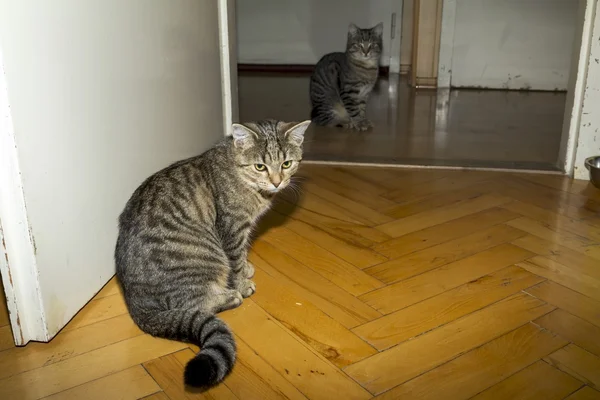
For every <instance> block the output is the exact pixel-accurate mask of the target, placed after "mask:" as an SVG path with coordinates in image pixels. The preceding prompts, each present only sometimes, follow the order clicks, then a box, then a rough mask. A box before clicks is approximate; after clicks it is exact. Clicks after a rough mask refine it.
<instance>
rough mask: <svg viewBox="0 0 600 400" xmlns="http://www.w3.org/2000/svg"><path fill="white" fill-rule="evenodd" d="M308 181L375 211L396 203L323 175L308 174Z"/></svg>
mask: <svg viewBox="0 0 600 400" xmlns="http://www.w3.org/2000/svg"><path fill="white" fill-rule="evenodd" d="M310 181H311V182H314V183H316V184H317V185H319V186H322V187H326V188H327V189H329V190H330V191H332V192H334V193H336V194H338V195H339V196H343V197H347V198H349V199H352V200H354V201H356V202H357V203H360V204H364V205H365V206H367V207H369V208H371V209H373V210H376V211H380V212H383V210H385V209H387V208H389V207H393V206H395V205H396V202H395V201H392V200H388V199H386V198H383V197H381V196H379V195H376V194H374V193H373V192H364V191H361V190H356V189H355V188H354V187H352V186H344V185H341V184H339V183H337V182H335V181H333V180H331V179H328V178H327V177H325V176H323V175H312V176H310Z"/></svg>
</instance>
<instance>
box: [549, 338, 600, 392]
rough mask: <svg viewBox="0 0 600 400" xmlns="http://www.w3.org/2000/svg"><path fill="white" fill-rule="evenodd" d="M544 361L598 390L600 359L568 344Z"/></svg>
mask: <svg viewBox="0 0 600 400" xmlns="http://www.w3.org/2000/svg"><path fill="white" fill-rule="evenodd" d="M544 360H545V361H546V362H548V363H549V364H551V365H553V366H555V367H556V368H558V369H560V370H562V371H564V372H566V373H568V374H570V375H572V376H573V377H575V378H577V379H579V380H580V381H582V382H584V383H586V384H588V385H589V386H591V387H593V388H595V389H600V357H598V356H595V355H594V354H592V353H590V352H587V351H585V350H584V349H582V348H581V347H579V346H577V345H574V344H570V345H568V346H566V347H563V348H562V349H560V350H557V351H555V352H554V353H552V354H550V355H548V356H547V357H546V358H545V359H544Z"/></svg>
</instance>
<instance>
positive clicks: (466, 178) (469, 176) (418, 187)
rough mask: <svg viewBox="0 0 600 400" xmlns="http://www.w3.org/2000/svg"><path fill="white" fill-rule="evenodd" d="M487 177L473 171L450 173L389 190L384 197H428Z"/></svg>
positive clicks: (395, 198)
mask: <svg viewBox="0 0 600 400" xmlns="http://www.w3.org/2000/svg"><path fill="white" fill-rule="evenodd" d="M484 179H486V176H485V175H480V174H477V173H473V171H461V172H460V173H458V174H450V175H446V176H443V177H440V178H439V179H434V180H431V181H425V182H419V183H416V184H412V185H411V186H410V187H409V188H408V189H407V188H400V189H396V190H393V191H391V192H388V193H386V194H385V195H384V197H386V198H388V199H390V200H394V201H395V202H398V203H401V202H404V201H409V200H411V199H414V198H418V197H426V196H431V195H437V194H440V193H446V192H449V191H455V190H458V189H463V188H466V187H469V186H473V185H475V184H477V183H478V182H480V181H482V180H484Z"/></svg>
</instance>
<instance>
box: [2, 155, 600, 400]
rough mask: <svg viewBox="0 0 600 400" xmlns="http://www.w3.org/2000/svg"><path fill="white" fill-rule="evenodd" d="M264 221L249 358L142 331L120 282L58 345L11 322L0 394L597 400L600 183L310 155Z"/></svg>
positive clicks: (250, 305)
mask: <svg viewBox="0 0 600 400" xmlns="http://www.w3.org/2000/svg"><path fill="white" fill-rule="evenodd" d="M301 175H302V176H303V177H304V178H303V179H302V189H301V194H300V195H296V193H294V192H292V191H289V192H287V194H285V195H283V196H282V199H280V201H279V202H278V204H277V205H276V207H274V210H273V212H271V213H269V214H268V215H267V216H266V217H265V219H264V220H263V221H262V224H261V229H260V232H259V233H258V239H257V240H256V242H255V244H254V246H253V249H252V252H251V256H250V259H251V261H252V262H253V263H254V264H255V266H256V267H257V271H256V277H255V280H256V283H257V292H256V294H255V295H254V296H253V297H251V298H250V299H247V300H246V301H245V303H244V304H243V305H242V306H241V307H240V308H238V309H236V310H232V311H229V312H226V313H223V314H222V317H223V318H224V319H225V320H226V321H227V322H228V323H229V325H230V326H231V327H232V329H233V330H234V332H235V334H236V336H237V342H238V347H239V359H238V363H237V365H236V367H235V369H234V371H233V373H232V375H231V376H229V378H228V379H227V380H226V381H225V384H224V385H221V386H219V387H217V388H215V389H213V390H211V391H210V392H207V393H204V394H195V393H191V392H186V391H185V389H184V387H183V385H182V371H183V366H184V365H185V363H186V361H187V360H188V359H189V358H190V357H192V356H193V354H194V351H196V349H192V348H190V347H189V346H187V345H186V344H183V343H178V342H171V341H166V340H159V339H155V338H152V337H149V336H147V335H144V334H142V333H141V332H140V331H139V330H138V329H137V328H136V327H135V325H134V324H133V322H132V321H131V319H130V318H129V316H128V314H127V311H126V308H125V305H124V303H123V299H122V297H121V295H120V293H119V288H118V285H117V284H116V283H115V282H114V280H113V281H111V282H110V283H109V284H108V285H107V286H106V287H105V288H104V289H103V290H102V291H101V292H100V293H99V294H98V295H97V296H96V297H95V298H94V300H92V301H91V302H90V303H89V304H88V305H87V306H86V307H85V308H84V309H83V310H82V311H81V312H80V313H79V314H78V315H77V316H76V317H75V318H74V320H73V321H72V322H71V323H70V324H69V325H68V326H67V327H66V328H65V329H64V330H63V331H62V332H61V333H60V334H59V335H58V336H57V337H56V338H55V339H54V340H53V341H52V342H51V343H49V344H42V343H31V344H29V345H27V346H26V347H24V348H13V347H12V345H11V342H10V332H9V330H8V328H7V326H6V319H5V318H3V319H0V323H1V324H2V325H5V326H4V327H2V328H0V349H1V350H2V351H1V352H0V399H7V400H8V399H11V400H12V399H23V400H26V399H39V398H49V399H86V400H87V399H103V400H104V399H138V398H147V399H171V400H176V399H190V398H201V399H202V398H206V399H261V400H262V399H277V398H289V399H306V398H309V399H329V400H330V399H369V398H373V397H375V398H377V399H435V400H439V399H444V400H450V399H477V400H488V399H510V400H512V399H543V400H553V399H557V400H559V399H569V400H583V399H600V392H599V391H598V390H600V217H599V212H600V190H597V189H595V188H593V187H592V186H591V185H589V184H587V183H586V182H574V181H571V180H568V179H566V178H563V177H558V176H550V175H517V174H509V173H501V172H475V171H470V172H460V171H440V170H402V169H377V168H350V167H333V166H315V165H304V166H303V168H302V173H301Z"/></svg>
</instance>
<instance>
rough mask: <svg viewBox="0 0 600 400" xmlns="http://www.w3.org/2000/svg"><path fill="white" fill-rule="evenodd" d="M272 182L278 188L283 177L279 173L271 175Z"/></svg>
mask: <svg viewBox="0 0 600 400" xmlns="http://www.w3.org/2000/svg"><path fill="white" fill-rule="evenodd" d="M271 183H272V184H273V186H275V187H276V188H278V187H279V185H281V177H280V176H279V175H273V176H271Z"/></svg>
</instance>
